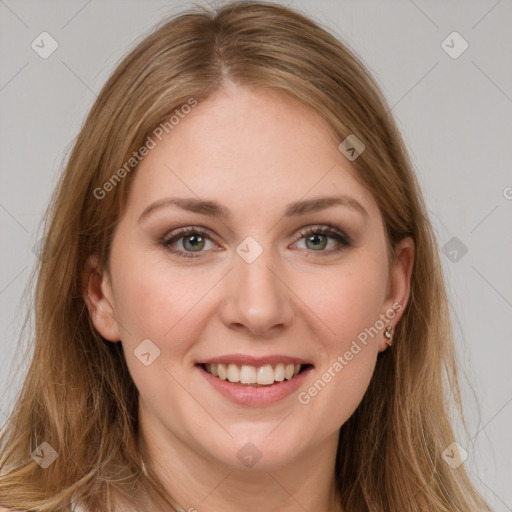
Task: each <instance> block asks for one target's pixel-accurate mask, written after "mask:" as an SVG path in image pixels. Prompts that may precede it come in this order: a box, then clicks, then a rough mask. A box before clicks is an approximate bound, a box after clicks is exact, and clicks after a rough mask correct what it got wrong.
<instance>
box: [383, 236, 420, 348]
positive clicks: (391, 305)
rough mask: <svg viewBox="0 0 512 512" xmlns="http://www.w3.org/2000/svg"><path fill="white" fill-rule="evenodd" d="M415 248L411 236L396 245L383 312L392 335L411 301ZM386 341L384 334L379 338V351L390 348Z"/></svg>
mask: <svg viewBox="0 0 512 512" xmlns="http://www.w3.org/2000/svg"><path fill="white" fill-rule="evenodd" d="M414 249H415V247H414V240H413V239H412V238H411V237H410V236H409V237H406V238H404V239H402V240H401V241H400V242H398V244H397V245H396V247H395V260H394V262H393V265H392V268H391V273H390V277H389V281H388V291H387V294H386V300H385V302H384V310H383V312H382V313H383V316H382V318H383V320H384V322H385V327H387V326H388V325H391V326H392V327H393V331H392V332H391V334H392V335H393V334H394V331H395V328H396V325H397V324H398V322H399V320H400V318H402V315H403V313H404V311H405V307H406V306H407V303H408V301H409V296H410V292H411V275H412V269H413V265H414ZM386 341H387V339H386V338H385V337H384V334H382V335H381V337H380V338H379V352H382V351H384V350H386V349H387V348H388V345H387V344H386Z"/></svg>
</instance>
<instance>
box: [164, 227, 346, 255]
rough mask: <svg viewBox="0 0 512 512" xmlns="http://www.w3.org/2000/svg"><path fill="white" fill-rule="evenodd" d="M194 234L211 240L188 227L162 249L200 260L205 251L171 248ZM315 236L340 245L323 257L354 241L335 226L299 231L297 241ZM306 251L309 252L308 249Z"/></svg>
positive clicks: (206, 233) (196, 229) (200, 229)
mask: <svg viewBox="0 0 512 512" xmlns="http://www.w3.org/2000/svg"><path fill="white" fill-rule="evenodd" d="M192 234H193V235H201V236H204V237H206V238H208V239H210V234H209V233H208V232H207V231H206V230H204V229H202V228H195V227H187V228H180V229H178V230H176V231H175V232H174V234H172V236H170V237H167V238H164V239H162V240H161V242H160V245H162V247H164V248H165V249H166V250H167V251H169V252H170V253H172V254H175V255H176V256H179V257H181V258H199V257H200V256H199V254H200V253H201V252H204V251H199V252H198V253H197V254H194V253H193V252H191V251H177V250H174V249H171V248H170V246H171V245H172V244H173V243H174V242H176V241H177V240H179V239H180V238H183V237H186V236H187V235H192ZM315 234H320V235H327V236H329V237H330V238H333V239H334V240H336V241H337V242H338V243H339V245H338V247H336V248H335V249H330V250H328V251H319V252H320V253H324V254H321V256H322V257H323V256H329V255H332V254H333V253H338V252H339V251H341V250H343V249H345V248H346V247H350V246H351V245H352V241H351V240H350V238H349V237H348V236H347V235H345V234H344V233H343V232H342V231H340V230H338V229H337V228H335V227H334V226H329V225H321V226H310V227H308V228H305V229H303V230H301V231H299V236H300V238H299V239H298V240H297V241H299V240H302V238H304V237H307V236H310V235H315ZM306 250H308V249H306ZM311 252H317V251H311ZM325 253H327V254H325Z"/></svg>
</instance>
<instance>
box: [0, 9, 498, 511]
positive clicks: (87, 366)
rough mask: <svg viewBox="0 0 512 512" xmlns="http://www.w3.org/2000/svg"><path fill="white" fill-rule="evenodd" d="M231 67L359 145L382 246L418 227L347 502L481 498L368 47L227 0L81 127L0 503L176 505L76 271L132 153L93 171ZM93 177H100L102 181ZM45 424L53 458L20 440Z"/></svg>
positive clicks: (49, 238) (468, 502)
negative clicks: (455, 462) (460, 453)
mask: <svg viewBox="0 0 512 512" xmlns="http://www.w3.org/2000/svg"><path fill="white" fill-rule="evenodd" d="M226 79H230V80H232V81H234V82H237V83H239V84H243V85H248V86H251V87H254V88H263V89H270V90H274V91H277V92H280V93H282V94H285V95H287V96H288V97H290V98H294V99H295V100H297V101H299V102H301V103H303V104H304V105H307V106H308V107H310V108H311V109H312V110H313V111H315V112H316V113H317V114H318V115H319V116H321V117H322V118H323V119H324V120H325V121H326V122H327V123H328V125H329V126H330V127H331V129H332V131H333V133H334V134H335V136H336V137H337V139H338V140H339V141H340V142H341V141H342V140H344V139H345V138H346V137H347V136H348V135H350V134H355V135H356V136H357V137H358V138H359V139H360V140H362V141H364V144H365V146H366V150H365V151H364V152H363V153H362V154H361V155H360V156H359V157H358V158H357V159H356V160H355V161H354V162H352V164H353V166H354V167H355V169H356V171H357V175H358V179H360V180H361V182H362V183H363V184H364V185H365V186H366V187H367V188H368V189H369V190H370V191H371V192H372V194H373V196H374V198H375V200H376V202H377V204H378V206H379V209H380V211H381V214H382V217H383V220H384V227H385V234H386V237H387V242H388V250H389V254H390V255H391V256H393V254H394V247H395V244H396V243H397V242H399V241H400V240H402V239H403V238H404V237H406V236H411V237H412V238H413V239H414V243H415V261H414V268H413V272H412V277H411V296H410V297H411V298H410V301H409V303H408V305H407V307H406V309H405V312H404V314H403V317H402V319H401V320H400V322H399V323H398V325H397V328H396V332H395V335H394V344H393V350H392V352H391V353H388V354H387V355H386V356H385V357H379V359H378V361H377V365H376V369H375V373H374V375H373V378H372V380H371V383H370V386H369V388H368V390H367V392H366V394H365V396H364V398H363V400H362V402H361V404H360V405H359V407H358V408H357V410H356V411H355V413H354V414H353V415H352V416H351V417H350V419H349V420H348V421H347V422H346V423H345V424H344V425H343V426H342V427H341V429H340V434H339V446H338V453H337V459H336V467H335V471H336V482H337V488H338V494H339V497H340V500H341V504H342V506H343V507H344V509H345V510H347V511H350V512H358V511H371V512H383V511H389V512H397V511H415V512H417V511H419V510H421V511H428V512H431V511H432V510H435V511H437V512H448V511H458V512H462V511H464V512H469V511H474V510H490V508H489V507H488V505H486V504H485V502H484V500H483V498H482V497H481V496H480V495H479V493H478V492H477V490H476V489H475V488H474V486H473V485H472V483H471V481H470V479H469V478H468V475H467V472H466V470H465V468H464V465H461V466H460V467H458V468H457V469H455V470H454V469H452V468H450V466H448V465H447V464H446V463H445V462H444V460H443V459H442V456H441V454H442V452H443V451H444V450H445V449H446V447H447V446H448V445H450V443H452V441H453V440H454V433H453V430H452V426H451V424H452V418H451V417H450V414H449V409H448V406H449V404H448V403H447V397H448V395H449V393H448V388H451V390H452V392H453V395H454V398H455V402H456V404H457V405H458V412H459V413H460V414H461V415H462V407H461V400H460V393H459V387H458V381H457V370H456V358H455V351H454V342H453V335H452V329H451V325H450V314H449V311H450V309H449V303H448V299H447V294H446V290H445V284H444V278H443V275H442V267H441V263H440V261H439V256H438V247H437V244H436V240H435V236H434V233H433V230H432V227H431V224H430V222H429V220H428V215H427V209H426V206H425V204H424V201H423V198H422V194H421V191H420V187H419V185H418V182H417V179H416V177H415V175H414V173H413V170H412V165H411V162H410V160H409V158H408V155H407V152H406V149H405V146H404V143H403V141H402V138H401V136H400V134H399V132H398V130H397V127H396V124H395V122H394V120H393V118H392V116H391V114H390V111H389V107H388V106H387V103H386V100H385V99H384V98H383V96H382V93H381V92H380V90H379V87H378V85H377V84H376V82H375V81H374V79H373V78H372V77H371V75H370V74H369V73H368V71H367V70H366V69H365V67H364V65H363V64H362V63H361V62H360V60H358V58H356V57H355V56H354V54H353V53H352V52H351V51H349V49H348V48H347V47H346V46H345V45H344V44H342V43H341V42H340V41H338V40H337V39H336V38H335V37H334V36H332V35H331V34H330V33H329V32H328V31H326V30H325V29H324V28H322V27H321V26H319V25H318V24H317V23H315V22H313V21H312V20H311V19H309V18H307V17H305V16H304V15H302V14H300V13H298V12H296V11H294V10H291V9H289V8H286V7H284V6H280V5H275V4H271V3H261V2H234V3H229V4H226V5H223V6H222V7H220V8H218V9H217V10H214V11H209V10H206V9H203V8H197V7H196V8H194V9H192V10H189V11H187V12H186V13H182V14H180V15H178V16H174V17H173V18H172V19H170V20H165V21H164V22H162V23H161V24H160V25H159V26H158V27H156V28H155V29H154V30H153V31H152V32H151V34H149V36H147V37H146V38H145V39H143V40H142V41H141V42H140V43H139V44H138V45H137V46H136V47H135V48H134V49H133V50H132V51H131V52H130V53H129V54H128V55H127V56H126V57H125V58H124V60H122V62H121V63H120V64H119V66H118V67H117V69H116V70H115V71H114V73H113V74H112V76H111V77H110V78H109V80H108V81H107V83H106V84H105V85H104V87H103V89H102V91H101V92H100V94H99V96H98V98H97V100H96V102H95V103H94V105H93V107H92V109H91V111H90V113H89V115H88V116H87V119H86V121H85V123H84V125H83V127H82V128H81V130H80V133H79V134H78V137H77V139H76V142H75V144H74V147H73V150H72V152H71V154H70V156H69V159H68V161H67V164H66V167H65V169H64V172H63V173H62V175H61V177H60V181H59V183H58V186H57V187H56V190H55V193H54V195H53V197H52V200H51V202H50V205H49V207H48V210H47V212H46V215H45V237H46V238H45V244H44V247H43V250H42V255H43V257H42V258H40V260H39V263H38V266H37V268H36V269H35V272H36V273H37V284H36V287H35V295H34V309H35V326H34V327H35V332H34V339H33V354H32V355H31V363H30V367H29V369H28V374H27V376H26V378H25V380H24V384H23V387H22V389H21V391H20V393H19V395H18V397H17V401H16V403H15V406H14V409H13V411H12V414H11V417H10V419H9V421H8V422H7V423H6V425H5V428H4V429H3V431H2V434H1V437H0V448H1V456H0V471H1V475H0V504H1V505H3V506H6V507H8V508H12V509H24V510H39V511H42V512H50V511H68V510H70V503H71V500H72V498H76V499H77V500H79V501H80V502H81V503H83V504H84V505H85V506H86V507H87V508H88V509H91V510H96V511H98V512H104V511H105V512H107V511H108V512H110V511H114V510H118V507H119V506H120V504H121V503H123V501H124V502H125V504H126V505H129V506H130V507H134V508H137V507H138V508H139V509H141V510H143V509H144V508H146V507H147V503H148V502H147V501H146V499H145V498H143V496H149V495H151V496H152V497H153V498H154V499H155V500H157V501H158V502H159V503H167V504H168V506H171V507H173V508H172V510H175V508H174V506H173V503H174V501H173V499H172V497H169V496H167V495H166V493H165V491H164V488H163V486H162V485H161V483H160V481H159V480H158V478H157V476H156V475H155V474H154V473H153V472H152V471H151V469H150V468H147V471H146V470H145V469H144V468H143V461H142V458H141V455H140V453H139V450H138V448H137V443H136V436H137V428H138V424H137V421H138V420H137V412H138V393H137V389H136V387H135V385H134V383H133V381H132V379H131V376H130V374H129V371H128V368H127V365H126V363H125V360H124V355H123V352H122V348H121V344H120V343H112V342H108V341H106V340H105V339H103V338H102V337H101V336H100V335H99V333H98V332H97V331H96V329H95V328H94V326H93V324H92V322H91V319H90V317H89V315H88V312H87V308H86V306H85V302H84V298H83V271H84V266H85V262H86V259H87V257H88V256H89V255H92V254H96V255H98V257H99V261H100V263H101V264H102V265H103V266H104V267H105V268H107V269H108V262H109V251H110V244H111V240H112V236H113V233H114V230H115V228H116V222H117V221H118V219H119V218H120V216H121V215H122V213H123V211H124V208H125V205H126V198H127V193H128V191H129V187H130V183H131V182H132V179H133V176H134V174H135V173H136V171H137V168H136V165H134V166H133V169H130V172H127V173H126V175H124V176H123V179H122V180H120V181H118V182H116V185H115V187H112V190H109V192H108V193H106V194H104V197H102V198H101V199H98V198H97V197H96V196H95V192H94V191H95V190H97V189H98V188H102V187H103V186H104V184H105V183H106V182H108V181H109V180H110V179H111V178H112V175H113V174H114V173H115V172H116V171H117V170H118V169H120V168H122V167H123V166H124V165H125V163H126V162H127V161H129V159H130V157H131V156H132V154H133V153H134V152H137V151H138V149H139V148H140V147H142V146H143V145H144V144H145V142H146V141H147V138H148V136H150V135H151V133H152V132H153V130H154V129H155V127H157V126H159V125H160V124H161V123H162V122H166V121H167V120H168V119H169V116H170V115H172V113H173V112H174V111H175V109H179V108H180V107H181V106H182V105H184V104H186V103H187V102H188V101H189V100H190V98H195V99H196V100H197V101H198V102H199V103H201V101H203V100H204V99H206V98H208V97H209V95H211V94H212V93H213V92H214V91H216V90H218V89H219V88H221V87H222V85H223V82H224V81H225V80H226ZM96 195H97V193H96ZM42 441H45V442H47V443H48V444H49V445H51V446H52V447H53V448H54V449H55V450H56V451H57V452H58V458H57V459H56V460H55V461H54V462H53V464H51V465H50V466H49V467H48V468H46V469H43V468H41V467H40V466H39V465H38V464H37V463H36V462H35V461H34V460H33V459H32V457H31V453H32V451H33V450H34V449H35V447H36V446H38V444H39V443H40V442H42Z"/></svg>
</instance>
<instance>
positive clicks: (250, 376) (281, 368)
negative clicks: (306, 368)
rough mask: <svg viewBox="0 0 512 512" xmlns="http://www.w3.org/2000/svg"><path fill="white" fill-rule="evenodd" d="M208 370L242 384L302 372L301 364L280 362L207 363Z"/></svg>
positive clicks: (286, 377)
mask: <svg viewBox="0 0 512 512" xmlns="http://www.w3.org/2000/svg"><path fill="white" fill-rule="evenodd" d="M205 367H206V371H207V372H208V373H211V374H212V375H214V376H215V377H218V378H219V379H222V380H229V382H240V383H241V384H265V385H270V384H274V382H282V381H283V380H285V379H287V380H289V379H291V378H293V377H295V375H297V374H298V373H299V372H300V368H301V365H300V364H295V365H294V364H284V363H278V364H276V365H275V366H274V367H273V366H272V365H270V364H266V365H264V366H259V367H257V366H249V365H241V366H239V365H237V364H234V363H230V364H223V363H218V364H217V363H214V364H206V365H205Z"/></svg>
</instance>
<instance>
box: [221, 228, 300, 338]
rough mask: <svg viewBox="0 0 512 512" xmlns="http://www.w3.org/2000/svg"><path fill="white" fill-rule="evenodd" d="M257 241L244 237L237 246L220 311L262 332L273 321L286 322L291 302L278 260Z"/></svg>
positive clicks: (226, 316) (236, 321) (271, 324)
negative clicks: (222, 307)
mask: <svg viewBox="0 0 512 512" xmlns="http://www.w3.org/2000/svg"><path fill="white" fill-rule="evenodd" d="M248 238H250V237H248ZM256 243H257V242H256ZM256 243H255V240H254V239H252V240H250V239H249V240H247V239H246V240H244V242H242V243H241V244H240V245H239V246H238V247H237V254H236V255H235V258H234V268H233V271H232V272H230V273H229V277H228V279H229V286H228V287H227V290H226V297H225V300H224V304H225V308H224V311H223V314H224V321H225V322H227V323H231V324H233V323H235V324H243V325H245V326H246V327H247V328H248V329H250V330H251V331H253V332H264V331H266V330H268V329H271V328H272V327H274V326H276V325H287V324H288V323H289V321H290V319H291V316H292V306H291V303H290V296H289V292H288V291H287V287H286V286H285V285H284V283H283V282H282V281H281V279H280V277H279V271H278V268H279V264H278V262H277V261H275V258H273V251H272V250H270V249H265V250H263V247H262V246H261V245H259V244H258V245H256Z"/></svg>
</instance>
